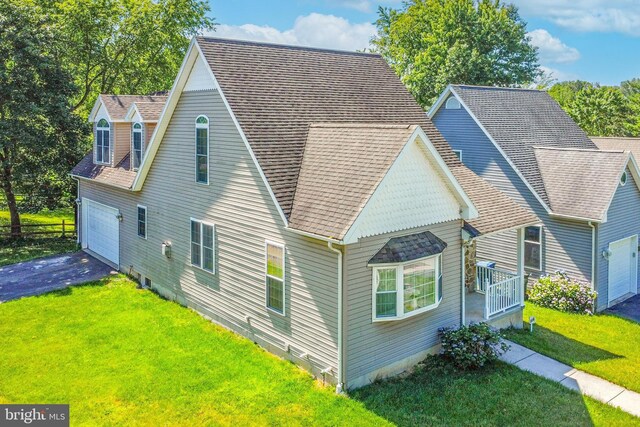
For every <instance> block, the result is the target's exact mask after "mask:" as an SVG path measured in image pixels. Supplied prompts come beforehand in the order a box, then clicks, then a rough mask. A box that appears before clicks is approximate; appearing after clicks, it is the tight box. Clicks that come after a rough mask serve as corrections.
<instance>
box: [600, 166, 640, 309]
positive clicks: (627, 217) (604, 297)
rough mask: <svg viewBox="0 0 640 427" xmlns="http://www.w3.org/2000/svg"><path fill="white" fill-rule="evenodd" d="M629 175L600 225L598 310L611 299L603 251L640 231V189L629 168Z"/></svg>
mask: <svg viewBox="0 0 640 427" xmlns="http://www.w3.org/2000/svg"><path fill="white" fill-rule="evenodd" d="M627 175H628V176H629V177H630V179H629V181H628V182H627V184H626V185H625V186H624V187H618V190H617V191H616V194H615V196H614V197H613V201H612V202H611V206H610V207H609V212H608V213H607V222H605V223H604V224H601V225H600V226H599V227H598V241H597V242H598V243H597V247H598V258H597V259H598V261H597V277H598V282H597V286H596V287H597V289H596V290H597V291H598V310H603V309H605V308H606V307H607V302H608V300H609V292H608V290H609V289H608V288H609V286H608V282H609V262H608V261H607V260H606V259H604V257H603V256H602V255H601V254H602V251H604V250H605V249H607V248H608V247H609V243H611V242H615V241H616V240H621V239H624V238H627V237H630V236H633V235H635V234H639V233H640V191H639V190H638V187H637V185H636V183H635V181H634V179H633V176H632V175H631V172H630V171H629V170H628V169H627ZM638 278H640V274H638Z"/></svg>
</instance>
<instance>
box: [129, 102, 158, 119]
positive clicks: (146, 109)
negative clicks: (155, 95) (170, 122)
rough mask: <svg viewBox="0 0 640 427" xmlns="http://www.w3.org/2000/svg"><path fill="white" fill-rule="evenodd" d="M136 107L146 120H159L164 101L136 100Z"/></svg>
mask: <svg viewBox="0 0 640 427" xmlns="http://www.w3.org/2000/svg"><path fill="white" fill-rule="evenodd" d="M135 104H136V108H137V109H138V112H139V113H140V115H141V116H142V120H143V121H145V122H157V121H158V120H160V114H162V109H163V108H164V104H165V103H164V102H140V101H136V102H135Z"/></svg>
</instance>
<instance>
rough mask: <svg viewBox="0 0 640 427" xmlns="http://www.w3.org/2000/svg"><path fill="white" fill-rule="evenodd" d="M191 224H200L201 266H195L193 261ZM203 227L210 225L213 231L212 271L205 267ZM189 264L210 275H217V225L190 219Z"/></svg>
mask: <svg viewBox="0 0 640 427" xmlns="http://www.w3.org/2000/svg"><path fill="white" fill-rule="evenodd" d="M191 222H197V223H198V224H200V265H195V264H194V263H193V262H192V261H191V250H192V249H191V244H192V243H193V241H192V240H191ZM203 225H208V226H210V227H211V228H212V229H213V242H212V244H213V247H212V248H211V249H212V250H213V269H212V270H207V269H205V268H204V267H203V265H204V244H203V243H202V240H203V239H204V233H203V232H202V228H203V227H202V226H203ZM189 264H191V266H192V267H194V268H197V269H198V270H201V271H204V272H205V273H209V274H216V226H215V224H212V223H210V222H206V221H202V220H201V219H197V218H193V217H192V218H189Z"/></svg>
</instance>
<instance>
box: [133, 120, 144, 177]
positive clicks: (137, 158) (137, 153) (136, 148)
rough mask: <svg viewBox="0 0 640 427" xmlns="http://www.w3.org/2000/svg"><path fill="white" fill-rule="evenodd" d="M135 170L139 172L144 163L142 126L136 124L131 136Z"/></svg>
mask: <svg viewBox="0 0 640 427" xmlns="http://www.w3.org/2000/svg"><path fill="white" fill-rule="evenodd" d="M131 144H132V150H131V151H132V154H133V159H132V161H133V169H134V170H137V169H138V168H139V167H140V163H142V124H140V123H134V124H133V129H132V134H131Z"/></svg>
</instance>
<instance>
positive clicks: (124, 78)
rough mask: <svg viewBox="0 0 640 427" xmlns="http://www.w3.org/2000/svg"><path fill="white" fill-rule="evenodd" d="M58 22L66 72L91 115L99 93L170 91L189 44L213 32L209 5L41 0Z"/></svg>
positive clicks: (78, 104)
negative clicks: (202, 34) (196, 36)
mask: <svg viewBox="0 0 640 427" xmlns="http://www.w3.org/2000/svg"><path fill="white" fill-rule="evenodd" d="M39 3H40V4H41V5H42V6H43V8H44V9H45V11H46V12H48V13H50V14H51V15H52V16H53V17H54V18H55V19H56V21H57V24H58V26H59V29H60V38H61V40H62V41H63V42H64V43H65V44H66V48H65V50H64V52H62V60H63V62H64V66H65V68H67V69H68V70H69V71H70V72H71V73H72V75H73V76H74V80H75V83H76V85H77V86H78V88H79V91H78V93H77V95H76V96H75V97H74V99H73V109H74V110H77V111H78V113H79V114H83V115H84V114H87V113H88V111H89V110H90V109H91V107H92V106H93V103H94V102H95V100H96V98H97V96H98V95H99V94H100V93H116V94H143V93H150V92H156V91H162V90H166V89H170V88H171V85H172V83H173V80H174V79H175V76H176V74H177V72H178V69H179V68H180V64H181V63H182V59H183V58H184V55H185V52H186V49H187V47H188V45H189V40H190V38H191V37H192V36H194V35H196V34H199V33H201V32H203V31H208V30H212V29H214V25H215V22H214V19H213V18H211V17H209V16H208V13H209V12H210V8H209V3H208V2H207V1H206V0H135V1H132V0H42V1H40V2H39Z"/></svg>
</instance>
